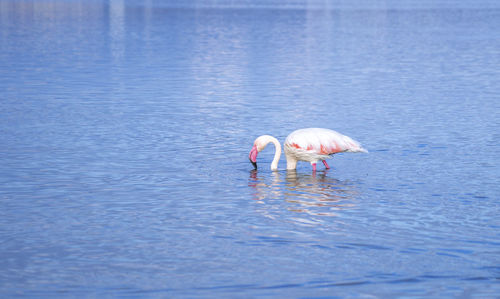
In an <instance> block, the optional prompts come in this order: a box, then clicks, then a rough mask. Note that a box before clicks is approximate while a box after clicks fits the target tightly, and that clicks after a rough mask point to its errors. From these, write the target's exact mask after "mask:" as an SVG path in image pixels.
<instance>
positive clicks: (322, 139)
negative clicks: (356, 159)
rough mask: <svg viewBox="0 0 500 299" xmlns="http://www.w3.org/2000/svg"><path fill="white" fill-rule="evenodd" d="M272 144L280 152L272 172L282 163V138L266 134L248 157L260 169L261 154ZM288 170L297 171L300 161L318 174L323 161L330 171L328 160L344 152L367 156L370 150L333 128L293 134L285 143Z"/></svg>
mask: <svg viewBox="0 0 500 299" xmlns="http://www.w3.org/2000/svg"><path fill="white" fill-rule="evenodd" d="M269 143H272V144H274V147H275V149H276V151H275V153H274V158H273V161H272V162H271V170H278V162H279V160H280V157H281V144H280V142H279V141H278V139H276V138H274V137H273V136H270V135H262V136H260V137H258V138H257V139H255V141H254V143H253V147H252V150H251V151H250V154H249V156H248V158H249V159H250V162H252V164H253V166H254V167H255V169H257V154H258V153H259V152H260V151H262V150H263V149H264V148H265V147H266V146H267V145H268V144H269ZM284 147H285V156H286V169H287V170H293V169H296V168H297V161H307V162H310V163H311V166H312V170H313V172H314V171H316V163H317V162H318V161H322V162H323V164H324V165H325V168H326V169H329V168H330V167H329V166H328V163H326V161H325V159H329V158H331V157H332V155H333V154H336V153H342V152H351V153H367V152H368V151H367V150H366V149H364V148H363V147H361V145H360V144H359V143H358V142H357V141H355V140H353V139H352V138H350V137H348V136H345V135H342V134H340V133H338V132H336V131H333V130H330V129H321V128H308V129H300V130H296V131H293V132H292V133H290V135H288V137H287V138H286V140H285V144H284Z"/></svg>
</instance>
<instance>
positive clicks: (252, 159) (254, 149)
mask: <svg viewBox="0 0 500 299" xmlns="http://www.w3.org/2000/svg"><path fill="white" fill-rule="evenodd" d="M258 153H259V151H258V150H257V146H256V145H254V146H253V147H252V150H251V151H250V154H249V155H248V159H250V162H251V163H252V165H253V167H254V168H255V169H257V154H258Z"/></svg>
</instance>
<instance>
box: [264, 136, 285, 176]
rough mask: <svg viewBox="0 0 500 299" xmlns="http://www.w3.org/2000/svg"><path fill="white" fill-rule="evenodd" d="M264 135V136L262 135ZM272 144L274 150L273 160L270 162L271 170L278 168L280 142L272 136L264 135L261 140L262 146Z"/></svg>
mask: <svg viewBox="0 0 500 299" xmlns="http://www.w3.org/2000/svg"><path fill="white" fill-rule="evenodd" d="M263 137H264V136H263ZM270 142H271V143H272V144H274V147H275V149H276V151H275V152H274V159H273V162H271V170H278V162H279V161H280V157H281V144H280V142H279V141H278V139H276V138H274V137H273V136H269V135H267V136H265V137H264V140H263V145H264V146H263V147H265V146H266V145H267V144H268V143H270Z"/></svg>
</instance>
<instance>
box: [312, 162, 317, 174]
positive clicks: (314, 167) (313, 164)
mask: <svg viewBox="0 0 500 299" xmlns="http://www.w3.org/2000/svg"><path fill="white" fill-rule="evenodd" d="M311 165H312V167H313V172H316V163H311Z"/></svg>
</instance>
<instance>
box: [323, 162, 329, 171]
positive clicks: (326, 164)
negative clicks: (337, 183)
mask: <svg viewBox="0 0 500 299" xmlns="http://www.w3.org/2000/svg"><path fill="white" fill-rule="evenodd" d="M322 161H323V164H325V167H326V169H330V166H328V163H326V160H322Z"/></svg>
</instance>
